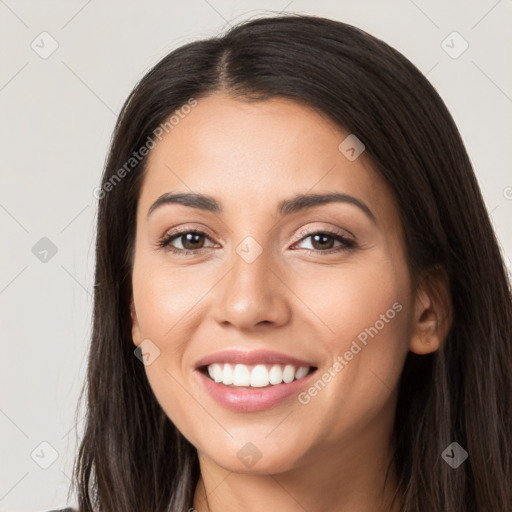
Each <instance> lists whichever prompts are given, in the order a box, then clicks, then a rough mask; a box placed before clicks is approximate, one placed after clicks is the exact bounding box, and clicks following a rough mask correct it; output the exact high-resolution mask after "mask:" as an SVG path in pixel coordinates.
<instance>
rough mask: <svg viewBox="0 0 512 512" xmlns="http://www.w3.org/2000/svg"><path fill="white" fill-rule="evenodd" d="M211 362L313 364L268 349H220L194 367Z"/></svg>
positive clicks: (297, 365)
mask: <svg viewBox="0 0 512 512" xmlns="http://www.w3.org/2000/svg"><path fill="white" fill-rule="evenodd" d="M213 363H234V364H247V365H253V364H258V363H263V364H284V365H286V364H290V365H292V366H295V367H299V366H314V365H313V364H312V363H311V362H308V361H305V360H303V359H297V358H296V357H292V356H289V355H286V354H282V353H280V352H273V351H270V350H237V349H230V350H222V351H220V352H215V353H213V354H210V355H208V356H206V357H203V358H201V359H200V360H199V361H197V363H196V369H197V368H201V367H202V366H208V365H210V364H213Z"/></svg>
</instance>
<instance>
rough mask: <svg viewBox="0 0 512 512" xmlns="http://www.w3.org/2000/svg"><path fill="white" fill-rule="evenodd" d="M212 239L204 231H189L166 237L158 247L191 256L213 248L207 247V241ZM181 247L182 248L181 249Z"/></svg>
mask: <svg viewBox="0 0 512 512" xmlns="http://www.w3.org/2000/svg"><path fill="white" fill-rule="evenodd" d="M206 240H210V238H209V237H208V236H207V235H206V233H203V232H202V231H195V230H188V231H181V232H179V233H173V234H172V235H169V236H166V237H164V238H163V239H162V240H161V241H160V242H159V243H158V245H159V246H160V247H163V248H166V249H168V250H169V251H171V252H175V253H183V254H191V253H194V252H196V251H200V250H201V249H204V248H207V247H212V246H213V244H211V245H209V246H205V241H206ZM180 246H181V247H180Z"/></svg>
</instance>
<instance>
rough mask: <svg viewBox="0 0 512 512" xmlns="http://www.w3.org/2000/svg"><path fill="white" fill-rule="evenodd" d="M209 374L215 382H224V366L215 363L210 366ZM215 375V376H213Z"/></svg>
mask: <svg viewBox="0 0 512 512" xmlns="http://www.w3.org/2000/svg"><path fill="white" fill-rule="evenodd" d="M208 373H209V374H210V377H211V378H212V379H213V380H214V381H215V382H221V381H222V366H221V365H220V364H218V363H214V364H212V365H210V366H208ZM212 374H213V375H212Z"/></svg>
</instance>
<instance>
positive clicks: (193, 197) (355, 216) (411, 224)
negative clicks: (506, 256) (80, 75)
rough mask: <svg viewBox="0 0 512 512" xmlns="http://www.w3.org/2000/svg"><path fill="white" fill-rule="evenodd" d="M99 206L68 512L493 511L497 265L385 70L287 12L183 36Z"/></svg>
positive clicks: (127, 134)
mask: <svg viewBox="0 0 512 512" xmlns="http://www.w3.org/2000/svg"><path fill="white" fill-rule="evenodd" d="M96 195H97V197H98V199H99V214H98V230H97V252H96V257H97V263H96V279H95V299H94V300H95V302H94V326H93V336H92V343H91V350H90V357H89V367H88V377H87V385H86V388H84V390H83V391H86V392H87V417H86V422H85V432H84V437H83V440H82V442H81V446H80V450H79V454H78V457H77V459H76V463H75V468H74V478H75V480H74V488H75V489H76V491H77V492H78V498H79V506H80V510H81V511H92V510H102V511H103V512H107V511H108V512H110V511H114V510H116V511H118V510H123V511H127V512H128V511H134V512H135V511H137V512H141V511H148V512H149V511H165V510H169V511H186V510H198V511H199V512H203V511H211V512H215V511H225V510H235V509H237V510H246V511H252V510H280V511H295V510H308V511H320V510H331V511H340V512H341V511H348V510H359V511H393V512H395V511H404V512H412V511H415V512H416V511H420V510H421V511H422V512H426V511H440V510H446V511H450V512H455V511H466V512H467V511H484V510H485V511H497V510H512V492H511V486H510V482H511V477H512V470H511V468H512V464H511V453H512V439H511V437H512V429H511V426H512V420H511V408H510V403H511V396H512V380H511V375H512V371H511V370H512V350H511V295H510V289H509V286H508V281H507V279H506V272H505V268H504V264H503V261H502V259H501V256H500V252H499V248H498V243H497V241H496V238H495V235H494V233H493V230H492V228H491V224H490V222H489V217H488V215H487V212H486V209H485V205H484V202H483V200H482V196H481V193H480V191H479V188H478V185H477V180H476V179H475V175H474V173H473V170H472V168H471V164H470V162H469V159H468V156H467V153H466V151H465V148H464V145H463V142H462V140H461V138H460V135H459V132H458V130H457V128H456V126H455V124H454V122H453V120H452V118H451V116H450V114H449V113H448V111H447V109H446V107H445V105H444V104H443V102H442V100H441V99H440V97H439V95H438V94H437V93H436V91H435V90H434V89H433V87H432V86H431V85H430V84H429V82H428V81H427V80H426V79H425V78H424V77H423V76H422V74H421V73H420V72H419V71H418V70H417V69H416V68H415V67H414V66H413V65H412V64H411V63H410V62H409V61H408V60H407V59H406V58H405V57H404V56H403V55H401V54H400V53H399V52H397V51H396V50H394V49H392V48H391V47H389V46H388V45H387V44H385V43H384V42H382V41H380V40H378V39H376V38H375V37H372V36H370V35H368V34H366V33H365V32H363V31H361V30H359V29H357V28H355V27H352V26H350V25H346V24H343V23H340V22H335V21H331V20H328V19H323V18H316V17H311V16H295V15H291V16H281V17H275V18H270V19H257V20H253V21H250V22H247V23H244V24H241V25H239V26H237V27H234V28H232V29H231V30H230V31H229V32H228V33H227V34H226V35H225V36H222V37H219V38H212V39H208V40H203V41H198V42H194V43H190V44H187V45H185V46H182V47H181V48H178V49H177V50H175V51H173V52H171V53H170V54H169V55H168V56H166V57H165V58H164V59H162V60H161V62H159V63H158V64H157V65H156V66H155V67H154V68H153V69H152V70H151V71H150V72H149V73H148V74H147V75H146V76H145V77H144V78H143V79H142V80H141V82H140V83H139V84H138V85H137V87H136V88H135V89H134V91H133V92H132V93H131V94H130V96H129V98H128V100H127V101H126V103H125V105H124V107H123V109H122V112H121V114H120V116H119V120H118V123H117V126H116V129H115V133H114V137H113V141H112V146H111V150H110V154H109V158H108V162H107V165H106V168H105V172H104V175H103V179H102V184H101V187H99V188H98V189H97V191H96Z"/></svg>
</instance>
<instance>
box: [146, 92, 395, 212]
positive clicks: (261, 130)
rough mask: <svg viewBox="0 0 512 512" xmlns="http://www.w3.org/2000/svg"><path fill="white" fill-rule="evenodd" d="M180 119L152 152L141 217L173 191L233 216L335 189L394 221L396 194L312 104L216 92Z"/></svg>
mask: <svg viewBox="0 0 512 512" xmlns="http://www.w3.org/2000/svg"><path fill="white" fill-rule="evenodd" d="M176 119H179V122H177V123H176V122H175V123H174V124H173V125H172V126H173V127H172V129H171V130H169V132H168V133H166V134H164V135H163V137H162V140H161V141H158V140H157V141H156V142H157V145H156V147H154V148H153V149H152V150H151V152H150V155H149V158H148V162H147V166H146V176H145V179H144V182H143V186H142V190H141V195H140V200H139V208H140V209H141V210H142V211H143V212H147V211H148V208H149V207H150V205H151V203H152V202H153V201H154V200H155V199H156V198H157V197H159V196H160V195H161V194H163V193H166V192H171V191H172V192H191V191H193V192H198V193H203V194H208V195H211V196H214V197H216V198H219V200H220V201H221V202H222V205H223V209H224V210H226V211H228V212H229V211H231V212H232V213H239V212H240V207H242V208H243V209H244V210H247V211H252V212H255V211H259V212H262V213H263V210H265V211H266V210H267V209H269V210H270V209H273V208H274V207H275V205H277V204H278V203H279V201H280V200H282V199H283V198H288V197H291V196H293V195H295V194H299V193H306V192H311V193H324V192H328V191H336V192H341V193H346V194H351V195H353V196H355V197H358V198H359V199H361V200H363V201H364V202H365V203H366V204H368V205H369V206H370V208H371V209H372V211H374V213H375V214H376V216H379V215H380V216H381V217H387V218H389V217H390V216H391V217H392V216H393V215H395V216H396V211H395V205H394V201H393V198H392V194H391V192H390V190H389V188H388V187H387V185H386V184H385V182H384V181H383V179H382V178H381V177H380V175H379V174H378V173H376V172H375V171H374V169H373V168H372V166H371V163H370V161H369V159H368V158H367V157H366V155H365V154H364V152H363V153H362V154H361V155H360V156H359V157H358V158H357V159H355V160H353V161H352V160H350V159H348V158H347V156H345V154H344V153H343V152H342V151H340V149H339V146H340V144H341V143H342V142H343V141H344V140H345V139H346V138H347V137H348V136H349V135H350V134H349V133H348V132H347V131H345V130H343V129H342V128H340V127H339V126H337V125H336V124H335V123H334V122H333V121H331V120H330V119H328V118H327V117H326V116H324V115H322V114H321V113H319V112H317V111H315V110H314V109H312V108H311V107H308V106H306V105H303V104H301V103H298V102H296V101H293V100H290V99H285V98H273V99H270V100H265V101H254V102H248V101H245V100H238V99H233V98H230V97H229V96H226V95H224V94H220V93H217V94H214V95H212V96H209V97H205V98H201V99H199V100H198V101H197V105H196V106H195V107H193V108H191V109H190V111H189V112H188V113H187V114H185V115H183V114H182V116H180V117H175V118H174V120H176ZM388 220H390V219H388ZM395 221H396V218H395Z"/></svg>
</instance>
